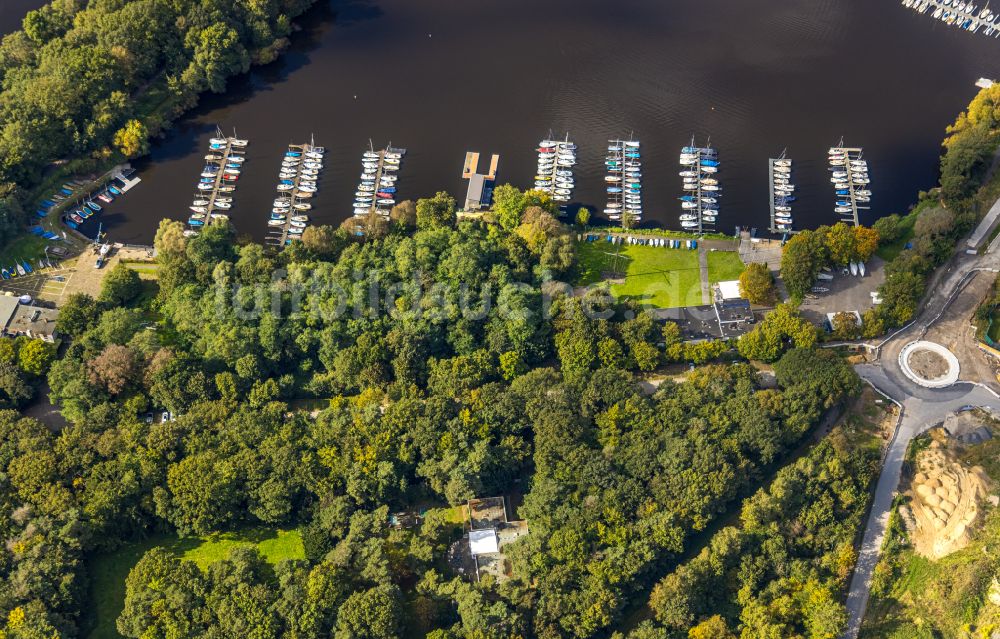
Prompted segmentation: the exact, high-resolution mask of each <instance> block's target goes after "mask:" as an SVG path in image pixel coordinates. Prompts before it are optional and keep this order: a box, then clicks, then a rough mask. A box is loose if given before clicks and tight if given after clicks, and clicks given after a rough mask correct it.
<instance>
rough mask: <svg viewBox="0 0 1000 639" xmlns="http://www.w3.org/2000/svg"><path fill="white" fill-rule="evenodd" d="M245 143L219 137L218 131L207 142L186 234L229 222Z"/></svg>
mask: <svg viewBox="0 0 1000 639" xmlns="http://www.w3.org/2000/svg"><path fill="white" fill-rule="evenodd" d="M247 144H248V142H247V140H240V139H238V138H236V137H222V134H221V132H219V133H217V137H214V138H212V139H211V140H210V141H209V154H208V155H206V156H205V160H206V164H205V167H204V168H203V169H202V172H201V176H202V177H201V181H200V182H199V183H198V186H197V188H196V190H195V194H194V197H195V200H194V204H193V205H192V206H191V210H192V211H193V213H191V214H190V215H189V217H188V221H187V224H188V230H187V232H186V233H187V234H189V235H191V234H197V233H198V231H199V230H200V229H202V228H203V227H205V226H207V225H209V224H215V223H218V222H222V221H226V222H228V221H229V210H230V209H232V206H233V197H232V195H231V194H232V193H234V192H235V191H236V182H237V181H238V180H239V179H240V171H241V168H242V166H243V162H244V161H245V160H246V157H245V153H246V150H245V149H246V146H247Z"/></svg>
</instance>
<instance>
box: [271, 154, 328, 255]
mask: <svg viewBox="0 0 1000 639" xmlns="http://www.w3.org/2000/svg"><path fill="white" fill-rule="evenodd" d="M325 151H326V149H324V148H323V147H320V146H315V145H314V144H313V143H312V142H310V143H302V144H289V145H288V150H287V151H286V152H285V155H284V156H283V157H284V158H290V157H298V158H301V161H300V162H299V165H298V166H297V167H296V170H295V177H294V178H292V179H291V186H292V188H291V189H287V190H284V191H281V190H279V191H278V199H280V200H287V202H288V211H287V213H285V215H284V223H283V224H281V225H272V224H270V220H272V219H274V215H275V213H276V208H275V207H272V210H271V215H270V216H269V218H268V219H269V222H268V233H267V235H268V237H267V242H268V244H271V245H273V246H278V247H284V246H287V245H288V244H290V243H291V242H292V241H293V240H297V239H301V238H302V233H303V231H304V230H305V225H306V222H304V221H299V220H293V219H292V218H293V217H306V218H308V216H309V212H311V211H312V208H311V207H312V200H313V195H314V194H315V192H312V191H302V190H300V187H301V186H302V184H301V183H302V182H303V178H304V176H303V174H302V169H303V168H304V165H305V163H306V162H310V161H311V162H316V163H318V164H320V167H321V168H319V169H316V171H317V176H316V179H315V180H310V181H312V182H317V183H318V182H319V172H320V171H321V170H322V163H323V160H322V159H319V158H309V157H308V154H309V153H319V154H320V155H322V154H323V153H324V152H325ZM295 153H298V154H299V155H298V156H295V155H290V154H295ZM282 167H284V162H282ZM304 204H309V205H310V208H309V209H306V210H300V209H297V208H296V206H299V205H304ZM300 225H301V226H300Z"/></svg>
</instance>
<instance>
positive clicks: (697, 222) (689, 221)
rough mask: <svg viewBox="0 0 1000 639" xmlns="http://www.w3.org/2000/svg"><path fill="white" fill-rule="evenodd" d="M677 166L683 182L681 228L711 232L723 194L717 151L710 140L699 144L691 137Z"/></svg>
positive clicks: (682, 150)
mask: <svg viewBox="0 0 1000 639" xmlns="http://www.w3.org/2000/svg"><path fill="white" fill-rule="evenodd" d="M680 165H681V172H680V177H681V178H682V179H683V181H684V182H683V185H684V186H683V189H684V195H682V196H681V210H682V213H681V217H680V221H681V228H683V229H684V230H686V231H691V232H697V233H705V232H707V231H713V230H714V229H715V223H716V221H717V220H718V217H719V198H720V197H721V196H722V187H721V186H719V179H718V173H719V167H720V165H719V153H718V151H716V150H715V149H713V148H712V146H711V142H709V144H708V145H706V146H704V147H700V146H697V145H696V144H695V141H694V138H691V144H690V145H689V146H686V147H684V148H682V149H681V155H680Z"/></svg>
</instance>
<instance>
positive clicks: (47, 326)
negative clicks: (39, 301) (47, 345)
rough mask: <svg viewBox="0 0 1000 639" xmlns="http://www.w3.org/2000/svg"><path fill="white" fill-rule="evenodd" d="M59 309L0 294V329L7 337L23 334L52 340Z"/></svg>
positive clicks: (48, 340) (47, 340)
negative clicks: (43, 306) (35, 304)
mask: <svg viewBox="0 0 1000 639" xmlns="http://www.w3.org/2000/svg"><path fill="white" fill-rule="evenodd" d="M58 317H59V311H57V310H55V309H51V308H42V307H40V306H34V305H33V304H30V303H27V304H25V303H22V302H21V300H20V299H19V298H17V297H14V296H12V295H0V330H2V332H3V335H6V336H8V337H19V336H21V335H24V336H26V337H30V338H32V339H42V340H45V341H46V342H54V341H55V339H56V319H57V318H58Z"/></svg>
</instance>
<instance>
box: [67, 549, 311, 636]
mask: <svg viewBox="0 0 1000 639" xmlns="http://www.w3.org/2000/svg"><path fill="white" fill-rule="evenodd" d="M239 546H256V547H257V550H258V551H259V552H260V554H261V556H263V557H264V559H265V560H266V561H267V562H268V563H270V564H277V563H278V562H279V561H282V560H285V559H304V558H305V549H304V548H303V546H302V535H301V533H300V532H299V531H298V530H268V529H251V530H242V531H239V532H233V533H223V534H218V535H210V536H206V537H182V538H177V537H175V536H173V535H156V536H154V537H150V538H149V539H146V540H144V541H139V542H135V543H131V544H126V545H125V546H122V547H121V548H119V549H118V550H117V551H115V552H112V553H107V554H104V555H98V556H96V557H94V558H92V559H91V560H90V562H89V565H88V569H89V572H90V576H91V585H90V604H89V606H88V610H89V612H90V616H89V618H87V619H85V620H84V623H83V631H82V632H81V636H85V637H87V638H88V639H122V637H121V635H120V634H118V630H117V628H116V627H115V620H116V619H117V618H118V615H120V614H121V611H122V607H123V606H124V605H125V579H126V578H127V577H128V573H129V571H131V570H132V568H133V567H134V566H135V565H136V564H137V563H138V562H139V560H140V559H142V556H143V555H144V554H146V553H147V552H148V551H150V550H152V549H153V548H156V547H161V548H166V549H167V550H169V551H170V552H172V553H174V554H176V555H178V556H179V557H182V558H183V559H187V560H189V561H193V562H194V563H195V564H197V565H198V567H199V568H201V569H202V570H206V569H207V568H208V566H210V565H211V564H213V563H214V562H216V561H219V560H220V559H225V558H226V556H227V555H228V554H229V552H230V551H231V550H232V549H233V548H236V547H239Z"/></svg>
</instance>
